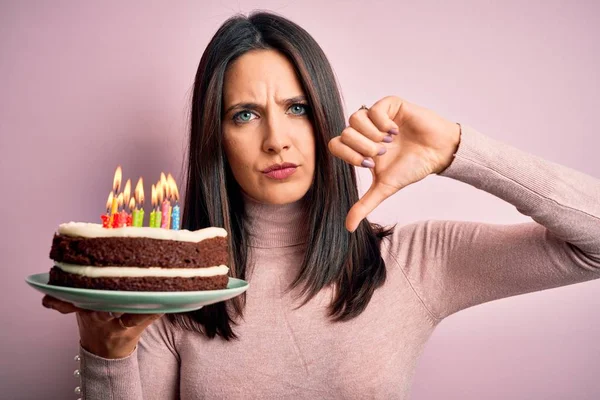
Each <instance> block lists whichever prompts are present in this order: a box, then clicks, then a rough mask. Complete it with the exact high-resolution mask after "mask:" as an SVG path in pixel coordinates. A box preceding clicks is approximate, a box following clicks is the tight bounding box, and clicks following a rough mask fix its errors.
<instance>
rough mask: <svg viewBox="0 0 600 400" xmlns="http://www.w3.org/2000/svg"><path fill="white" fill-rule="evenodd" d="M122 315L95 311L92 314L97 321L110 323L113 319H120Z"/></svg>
mask: <svg viewBox="0 0 600 400" xmlns="http://www.w3.org/2000/svg"><path fill="white" fill-rule="evenodd" d="M121 315H122V314H121V313H113V312H104V311H95V312H93V313H92V314H91V317H92V319H94V320H97V321H102V322H108V321H110V320H113V319H118V318H119V317H120V316H121Z"/></svg>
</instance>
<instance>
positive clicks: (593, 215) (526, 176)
mask: <svg viewBox="0 0 600 400" xmlns="http://www.w3.org/2000/svg"><path fill="white" fill-rule="evenodd" d="M440 175H441V176H445V177H449V178H453V179H456V180H459V181H462V182H464V183H467V184H470V185H472V186H474V187H476V188H478V189H481V190H485V191H486V192H488V193H490V194H493V195H495V196H497V197H499V198H501V199H503V200H505V201H507V202H509V203H511V204H512V205H514V206H515V207H516V209H517V210H518V211H519V212H520V213H522V214H524V215H527V216H529V217H531V218H532V219H533V221H535V222H529V223H522V224H515V225H499V224H483V223H472V222H453V221H426V222H420V223H415V224H412V225H408V226H404V227H401V228H397V230H396V232H395V233H394V237H393V240H392V244H391V249H390V255H391V256H393V258H394V259H395V261H396V262H397V263H398V265H399V267H400V268H401V269H402V270H403V272H404V274H405V275H406V278H407V279H408V281H409V283H410V284H411V286H412V288H413V290H414V291H415V293H416V294H417V296H418V297H419V298H420V300H421V302H422V303H423V305H424V306H425V308H426V309H427V310H428V311H429V313H430V314H431V315H432V316H433V317H434V318H435V319H438V320H441V319H443V318H445V317H447V316H449V315H451V314H453V313H455V312H457V311H459V310H462V309H465V308H468V307H471V306H474V305H477V304H481V303H485V302H488V301H492V300H496V299H500V298H504V297H510V296H515V295H519V294H523V293H529V292H534V291H539V290H545V289H550V288H554V287H559V286H566V285H571V284H574V283H579V282H584V281H588V280H592V279H597V278H600V181H598V180H596V179H594V178H592V177H590V176H587V175H584V174H582V173H580V172H577V171H574V170H571V169H569V168H566V167H563V166H560V165H557V164H554V163H551V162H548V161H545V160H543V159H540V158H538V157H535V156H532V155H529V154H526V153H524V152H522V151H520V150H517V149H515V148H512V147H510V146H508V145H506V144H502V143H500V142H497V141H495V140H492V139H490V138H488V137H486V136H484V135H482V134H480V133H478V132H476V131H475V130H473V129H471V128H468V127H463V128H462V135H461V143H460V145H459V149H458V151H457V153H456V155H455V158H454V160H453V162H452V164H451V165H450V166H449V167H448V168H447V169H446V170H445V171H443V172H442V173H441V174H440Z"/></svg>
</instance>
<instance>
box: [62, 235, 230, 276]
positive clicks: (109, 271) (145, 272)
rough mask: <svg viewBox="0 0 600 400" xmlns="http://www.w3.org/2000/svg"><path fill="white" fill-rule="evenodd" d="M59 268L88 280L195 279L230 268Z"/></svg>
mask: <svg viewBox="0 0 600 400" xmlns="http://www.w3.org/2000/svg"><path fill="white" fill-rule="evenodd" d="M157 229H158V228H157ZM54 265H56V266H57V267H58V268H60V269H62V270H63V271H65V272H68V273H70V274H77V275H82V276H87V277H88V278H140V277H165V278H174V277H181V278H193V277H210V276H217V275H226V274H227V272H228V271H229V268H227V266H225V265H218V266H215V267H207V268H161V267H149V268H141V267H91V266H85V265H73V264H66V263H61V262H57V261H55V262H54Z"/></svg>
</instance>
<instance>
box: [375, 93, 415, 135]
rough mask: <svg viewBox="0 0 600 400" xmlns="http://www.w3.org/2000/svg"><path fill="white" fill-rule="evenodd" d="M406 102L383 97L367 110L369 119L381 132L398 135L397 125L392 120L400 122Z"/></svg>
mask: <svg viewBox="0 0 600 400" xmlns="http://www.w3.org/2000/svg"><path fill="white" fill-rule="evenodd" d="M405 104H406V102H405V101H404V100H402V99H399V98H397V97H384V98H383V99H381V100H379V101H378V102H377V103H375V104H373V107H371V108H370V109H369V113H368V115H369V119H370V120H371V121H372V122H373V124H374V125H375V126H376V127H377V129H379V130H380V131H382V132H388V133H391V134H398V129H399V127H398V124H396V122H394V120H402V113H403V110H404V106H405Z"/></svg>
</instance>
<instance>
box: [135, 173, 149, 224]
mask: <svg viewBox="0 0 600 400" xmlns="http://www.w3.org/2000/svg"><path fill="white" fill-rule="evenodd" d="M134 195H135V203H137V204H139V205H140V209H139V210H138V209H137V208H136V209H135V211H134V212H133V226H137V227H142V226H144V180H143V179H142V178H141V177H140V179H139V180H138V183H137V185H135V194H134ZM150 226H152V225H150Z"/></svg>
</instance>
